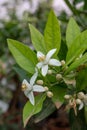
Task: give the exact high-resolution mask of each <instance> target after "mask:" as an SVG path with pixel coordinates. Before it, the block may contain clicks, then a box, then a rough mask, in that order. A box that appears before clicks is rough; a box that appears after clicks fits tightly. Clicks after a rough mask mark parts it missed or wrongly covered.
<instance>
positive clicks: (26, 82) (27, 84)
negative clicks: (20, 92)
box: [22, 79, 31, 89]
mask: <svg viewBox="0 0 87 130" xmlns="http://www.w3.org/2000/svg"><path fill="white" fill-rule="evenodd" d="M22 84H25V85H26V86H27V89H29V88H31V87H30V86H31V85H30V84H29V83H28V81H27V80H26V79H24V80H23V82H22Z"/></svg>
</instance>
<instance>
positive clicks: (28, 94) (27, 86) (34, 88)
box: [22, 72, 45, 105]
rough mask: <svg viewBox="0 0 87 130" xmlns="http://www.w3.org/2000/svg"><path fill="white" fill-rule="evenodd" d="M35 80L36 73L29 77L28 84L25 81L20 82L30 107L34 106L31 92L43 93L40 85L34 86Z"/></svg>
mask: <svg viewBox="0 0 87 130" xmlns="http://www.w3.org/2000/svg"><path fill="white" fill-rule="evenodd" d="M36 78H37V72H36V73H35V74H34V75H33V76H32V77H31V79H30V83H28V81H27V80H26V79H24V80H23V82H22V90H23V92H24V94H25V96H26V97H27V98H29V100H30V102H31V104H32V105H34V104H35V100H34V94H33V92H44V91H45V89H44V87H43V86H41V85H36V84H34V83H35V80H36Z"/></svg>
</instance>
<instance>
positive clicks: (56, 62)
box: [49, 59, 61, 66]
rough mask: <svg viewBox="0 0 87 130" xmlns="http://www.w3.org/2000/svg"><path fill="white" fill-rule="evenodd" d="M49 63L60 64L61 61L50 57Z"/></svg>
mask: <svg viewBox="0 0 87 130" xmlns="http://www.w3.org/2000/svg"><path fill="white" fill-rule="evenodd" d="M49 65H53V66H61V62H60V61H59V60H56V59H50V60H49Z"/></svg>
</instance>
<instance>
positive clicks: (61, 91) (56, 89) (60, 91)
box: [51, 83, 67, 103]
mask: <svg viewBox="0 0 87 130" xmlns="http://www.w3.org/2000/svg"><path fill="white" fill-rule="evenodd" d="M51 91H52V92H53V97H52V100H53V102H54V103H55V102H58V101H59V102H63V101H64V95H65V94H66V91H67V87H66V85H65V84H64V83H63V84H59V85H58V86H53V87H52V88H51Z"/></svg>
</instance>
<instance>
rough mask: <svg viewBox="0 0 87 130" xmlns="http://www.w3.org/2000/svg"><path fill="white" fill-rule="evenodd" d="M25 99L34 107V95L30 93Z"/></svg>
mask: <svg viewBox="0 0 87 130" xmlns="http://www.w3.org/2000/svg"><path fill="white" fill-rule="evenodd" d="M27 97H28V98H29V100H30V102H31V104H32V105H34V104H35V101H34V94H33V92H32V91H31V92H30V93H29V95H28V96H27Z"/></svg>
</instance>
